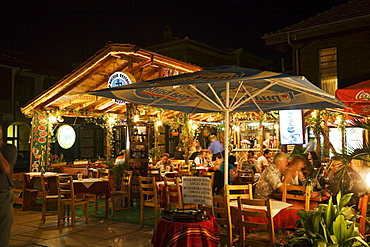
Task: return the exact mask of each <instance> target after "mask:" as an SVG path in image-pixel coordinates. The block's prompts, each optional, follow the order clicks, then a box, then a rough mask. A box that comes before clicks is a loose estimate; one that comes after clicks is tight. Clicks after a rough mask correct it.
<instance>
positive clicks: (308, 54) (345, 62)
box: [263, 0, 370, 95]
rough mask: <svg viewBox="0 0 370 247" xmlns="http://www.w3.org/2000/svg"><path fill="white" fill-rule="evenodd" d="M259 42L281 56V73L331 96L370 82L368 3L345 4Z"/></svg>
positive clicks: (267, 35)
mask: <svg viewBox="0 0 370 247" xmlns="http://www.w3.org/2000/svg"><path fill="white" fill-rule="evenodd" d="M263 39H264V40H265V42H266V45H267V46H270V47H271V48H273V49H274V50H276V51H279V52H281V53H282V54H283V58H284V62H283V64H282V72H283V73H292V74H296V75H303V76H305V77H307V78H308V80H309V81H311V82H313V83H314V84H316V85H318V86H319V87H321V88H322V89H323V90H325V91H327V92H329V93H331V94H333V95H334V93H335V90H336V89H337V88H343V87H346V86H349V85H352V84H355V83H358V82H361V81H365V80H368V79H369V78H370V67H369V63H370V1H368V0H352V1H348V3H345V4H342V5H340V6H337V7H334V8H332V9H330V10H327V11H325V12H323V13H319V14H317V15H316V16H313V17H311V18H309V19H306V20H302V21H301V22H299V23H296V24H293V25H291V26H288V27H286V28H283V29H281V30H278V31H276V32H273V33H270V34H266V35H265V36H264V37H263Z"/></svg>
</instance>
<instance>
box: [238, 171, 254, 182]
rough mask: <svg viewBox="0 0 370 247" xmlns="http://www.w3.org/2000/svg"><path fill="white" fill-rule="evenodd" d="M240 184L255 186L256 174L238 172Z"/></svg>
mask: <svg viewBox="0 0 370 247" xmlns="http://www.w3.org/2000/svg"><path fill="white" fill-rule="evenodd" d="M237 180H238V184H253V183H254V180H255V179H254V172H253V171H252V170H249V171H243V170H238V176H237Z"/></svg>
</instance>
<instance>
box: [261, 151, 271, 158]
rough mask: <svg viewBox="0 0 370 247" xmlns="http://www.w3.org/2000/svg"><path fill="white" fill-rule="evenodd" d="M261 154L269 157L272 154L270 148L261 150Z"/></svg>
mask: <svg viewBox="0 0 370 247" xmlns="http://www.w3.org/2000/svg"><path fill="white" fill-rule="evenodd" d="M263 156H265V157H271V156H272V152H271V150H270V149H265V150H264V151H263Z"/></svg>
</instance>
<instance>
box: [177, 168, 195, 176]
mask: <svg viewBox="0 0 370 247" xmlns="http://www.w3.org/2000/svg"><path fill="white" fill-rule="evenodd" d="M177 173H178V175H179V177H182V176H193V173H192V172H191V171H188V170H182V169H180V170H179V171H178V172H177Z"/></svg>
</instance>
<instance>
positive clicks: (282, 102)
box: [88, 66, 346, 183]
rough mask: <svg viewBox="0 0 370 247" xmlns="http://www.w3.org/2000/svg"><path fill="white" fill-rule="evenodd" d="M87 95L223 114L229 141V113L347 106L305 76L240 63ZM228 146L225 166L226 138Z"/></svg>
mask: <svg viewBox="0 0 370 247" xmlns="http://www.w3.org/2000/svg"><path fill="white" fill-rule="evenodd" d="M88 94H91V95H97V96H103V97H107V98H113V99H121V100H125V101H128V102H133V103H137V104H140V105H147V106H153V107H159V108H164V109H170V110H175V111H181V112H186V113H209V112H224V113H225V123H226V124H225V140H228V134H229V133H228V132H229V131H228V130H229V124H228V123H229V114H230V112H240V111H243V112H244V111H263V112H267V111H273V110H286V109H324V108H346V106H345V105H344V104H343V103H342V102H341V101H339V100H338V99H336V98H335V97H334V96H333V95H330V94H328V93H326V92H324V91H322V90H321V89H320V88H318V87H316V86H315V85H313V84H312V83H310V82H309V81H308V80H307V79H305V78H304V77H302V76H294V75H288V74H281V73H276V72H270V71H263V70H255V69H248V68H242V67H238V66H220V67H216V68H206V69H203V70H202V71H198V72H194V73H186V74H181V75H176V76H171V77H164V78H159V79H154V80H149V81H144V82H138V83H133V84H131V85H125V86H121V87H114V88H107V89H103V90H97V91H93V92H89V93H88ZM224 144H225V164H227V162H228V148H227V147H228V143H227V141H225V143H224ZM225 170H227V169H225ZM227 181H228V179H227V172H225V183H226V182H227Z"/></svg>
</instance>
